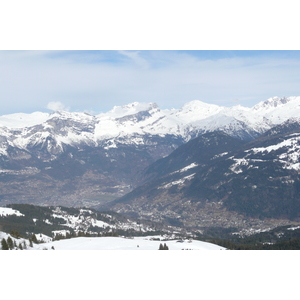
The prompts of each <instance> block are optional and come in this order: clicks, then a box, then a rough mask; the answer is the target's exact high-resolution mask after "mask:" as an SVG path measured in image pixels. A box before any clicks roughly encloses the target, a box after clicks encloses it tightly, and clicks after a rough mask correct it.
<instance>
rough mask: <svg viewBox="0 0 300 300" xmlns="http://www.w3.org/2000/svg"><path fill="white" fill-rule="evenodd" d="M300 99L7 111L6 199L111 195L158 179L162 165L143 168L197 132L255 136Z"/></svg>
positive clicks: (1, 181)
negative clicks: (92, 111)
mask: <svg viewBox="0 0 300 300" xmlns="http://www.w3.org/2000/svg"><path fill="white" fill-rule="evenodd" d="M299 103H300V97H289V98H278V97H275V98H270V99H268V100H267V101H265V102H262V103H259V104H258V105H256V106H254V107H253V108H245V107H241V106H235V107H231V108H228V107H221V106H217V105H211V104H206V103H203V102H201V101H192V102H189V103H187V104H186V105H184V106H183V107H182V108H181V109H171V110H161V109H159V107H158V106H157V105H156V104H154V103H150V104H144V103H131V104H128V105H125V106H122V107H114V108H113V109H112V110H111V111H109V112H107V113H102V114H99V115H95V116H93V115H90V114H87V113H70V112H63V111H58V112H54V113H52V114H47V113H41V112H35V113H32V114H21V113H19V114H13V115H7V116H0V191H1V193H0V204H1V205H5V204H7V203H35V204H39V205H66V206H88V207H89V206H93V205H96V204H98V203H99V202H101V201H104V202H105V201H110V200H111V199H113V198H116V197H120V196H123V195H125V194H126V193H127V192H129V191H131V190H132V189H133V188H135V187H137V186H139V185H140V184H141V183H143V182H145V181H146V180H150V179H152V177H153V174H154V173H153V172H152V173H151V172H149V174H148V175H143V176H142V174H144V173H142V172H143V170H144V169H145V168H147V167H148V166H149V165H151V164H152V163H154V162H155V161H157V160H158V159H160V158H163V157H166V156H168V155H169V154H170V153H172V152H173V151H174V150H175V149H177V148H178V147H179V146H181V145H183V144H185V143H187V142H189V141H191V140H192V139H193V138H196V137H197V136H200V135H203V134H205V133H209V132H214V131H216V130H219V131H222V132H224V133H226V134H227V135H229V136H231V137H232V138H237V139H238V140H236V143H240V142H242V141H243V140H245V141H251V140H253V139H254V138H257V137H259V136H260V135H261V134H263V133H264V132H266V131H267V130H269V129H271V128H275V127H274V126H276V125H278V124H281V123H283V122H284V121H286V120H287V119H290V118H291V117H296V116H297V115H300V106H299ZM226 149H227V148H226ZM195 151H196V150H195ZM224 151H225V150H224ZM224 151H223V152H224ZM228 151H229V149H228ZM196 152H197V151H196ZM216 155H217V154H216ZM203 159H204V157H203ZM205 159H206V158H205ZM184 161H185V162H187V163H190V164H192V163H193V162H192V161H189V160H188V159H185V160H184ZM198 164H200V161H199V162H198ZM187 166H188V165H186V166H183V167H187ZM192 166H193V165H192ZM197 167H199V166H197ZM173 168H174V167H173ZM171 169H172V167H171V166H170V170H171ZM189 169H192V168H189ZM167 170H169V169H168V167H166V168H165V171H164V172H166V171H167ZM175 171H176V170H175V169H174V172H175ZM157 172H158V175H162V174H160V173H159V172H161V171H157ZM147 176H148V177H147Z"/></svg>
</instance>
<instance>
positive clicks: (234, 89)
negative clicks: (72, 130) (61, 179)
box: [0, 0, 300, 115]
mask: <svg viewBox="0 0 300 300" xmlns="http://www.w3.org/2000/svg"><path fill="white" fill-rule="evenodd" d="M50 4H51V5H50ZM258 8H259V9H258ZM297 12H298V10H297V9H293V2H292V1H290V0H287V1H286V5H284V6H282V5H281V4H280V3H279V4H277V3H274V4H272V6H270V5H269V2H268V1H266V2H264V1H261V0H260V1H258V0H252V1H251V5H247V4H246V3H244V4H241V2H240V1H235V0H228V1H226V2H224V1H220V0H212V1H206V2H204V3H202V4H201V6H199V3H198V1H193V0H186V1H185V3H184V5H182V3H181V2H180V1H169V0H160V1H158V0H152V1H151V2H148V1H145V2H142V1H138V0H128V1H125V2H124V1H120V0H115V1H107V2H105V3H101V5H100V4H99V1H94V0H87V1H86V2H85V4H84V5H82V2H81V1H70V0H60V1H58V0H52V1H51V2H49V3H48V1H45V2H43V1H42V2H41V1H37V0H28V1H26V3H25V2H24V1H19V0H16V1H13V2H9V1H7V2H6V3H5V4H3V7H2V9H1V12H0V17H1V18H0V26H1V27H0V28H3V29H4V30H2V32H1V40H0V115H4V114H11V113H18V112H23V113H31V112H35V111H42V112H51V111H53V110H68V111H86V112H89V113H92V114H98V113H101V112H106V111H109V110H111V109H112V108H113V107H114V106H120V105H126V104H129V103H132V102H143V103H149V102H155V103H157V104H158V106H159V107H160V108H161V109H170V108H180V107H182V106H183V105H184V104H185V103H187V102H189V101H193V100H200V101H203V102H206V103H211V104H217V105H221V106H233V105H242V106H247V107H251V106H253V105H255V104H257V103H258V102H260V101H264V100H267V99H268V98H270V97H275V96H278V97H283V96H286V97H288V96H299V95H300V85H299V82H300V51H299V50H298V49H300V48H299V42H298V39H297V38H296V37H297V36H298V32H297V29H298V27H299V26H298V23H297V22H298V14H297ZM122 49H123V50H122Z"/></svg>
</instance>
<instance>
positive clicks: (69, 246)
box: [34, 237, 225, 250]
mask: <svg viewBox="0 0 300 300" xmlns="http://www.w3.org/2000/svg"><path fill="white" fill-rule="evenodd" d="M157 238H159V237H157ZM164 243H166V245H167V246H168V247H169V250H182V249H190V250H225V248H223V247H221V246H218V245H215V244H211V243H207V242H201V241H196V240H192V241H191V242H189V241H188V240H184V241H183V242H177V240H169V241H156V240H151V237H134V238H123V237H77V238H72V239H65V240H59V241H54V242H49V243H44V244H38V245H34V249H35V250H43V249H45V248H47V249H49V250H50V249H51V248H52V247H54V249H55V250H158V249H159V245H160V244H164Z"/></svg>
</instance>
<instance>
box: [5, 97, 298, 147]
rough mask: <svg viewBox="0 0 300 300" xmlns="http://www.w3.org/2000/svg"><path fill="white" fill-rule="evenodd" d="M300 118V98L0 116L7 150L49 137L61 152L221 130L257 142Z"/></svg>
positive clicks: (130, 105)
mask: <svg viewBox="0 0 300 300" xmlns="http://www.w3.org/2000/svg"><path fill="white" fill-rule="evenodd" d="M299 115H300V97H288V98H279V97H274V98H270V99H267V100H266V101H263V102H260V103H258V104H257V105H255V106H254V107H252V108H246V107H242V106H240V105H238V106H234V107H222V106H218V105H213V104H207V103H204V102H201V101H198V100H194V101H191V102H188V103H186V104H185V105H184V106H183V107H182V108H181V109H171V110H161V109H159V107H158V106H157V104H155V103H138V102H134V103H131V104H128V105H124V106H115V107H114V108H113V109H112V110H111V111H109V112H107V113H102V114H99V115H96V116H92V115H89V114H86V113H75V112H74V113H70V112H62V111H58V112H54V113H52V114H47V113H41V112H35V113H32V114H22V113H18V114H12V115H5V116H0V128H1V132H0V135H1V140H0V143H1V145H2V147H1V148H2V149H3V148H5V143H7V144H8V145H12V146H16V147H19V148H21V149H27V147H28V146H30V145H33V144H39V143H44V142H45V141H46V140H47V139H49V138H52V139H54V140H55V141H56V144H57V147H59V148H62V145H63V144H66V145H70V144H71V145H72V144H76V145H78V144H81V143H84V144H94V145H98V144H99V143H101V142H102V141H103V140H107V139H116V140H118V141H120V140H121V139H123V143H131V144H132V143H133V144H134V143H142V142H143V140H142V139H140V138H138V137H140V136H144V135H146V134H148V135H149V134H150V135H160V136H164V135H166V134H171V135H177V136H181V137H183V138H184V139H185V140H186V141H188V140H189V139H190V138H192V137H195V135H197V134H199V133H204V132H207V131H214V130H216V129H221V130H222V129H224V131H225V132H227V133H228V134H230V135H232V136H238V137H243V136H242V134H241V132H242V131H243V132H246V135H245V136H247V137H248V139H251V137H252V138H253V137H256V136H257V135H259V134H261V133H263V132H265V131H266V130H268V129H270V128H271V127H272V126H274V125H277V124H280V123H282V122H284V121H286V120H287V119H289V118H291V117H296V116H299ZM133 136H134V137H135V138H133ZM111 144H113V145H115V143H111ZM2 153H4V151H3V150H2Z"/></svg>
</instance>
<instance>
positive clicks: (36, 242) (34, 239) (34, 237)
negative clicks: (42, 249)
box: [31, 233, 39, 244]
mask: <svg viewBox="0 0 300 300" xmlns="http://www.w3.org/2000/svg"><path fill="white" fill-rule="evenodd" d="M31 240H32V241H33V242H34V243H35V244H38V243H39V242H38V240H37V238H36V236H35V234H34V233H33V234H32V237H31Z"/></svg>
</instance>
